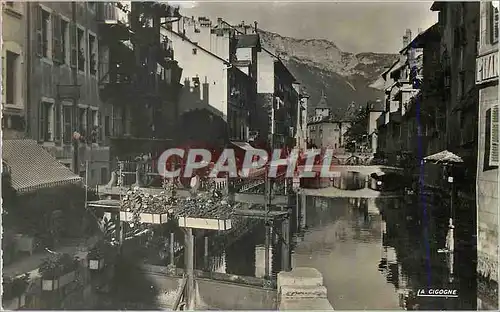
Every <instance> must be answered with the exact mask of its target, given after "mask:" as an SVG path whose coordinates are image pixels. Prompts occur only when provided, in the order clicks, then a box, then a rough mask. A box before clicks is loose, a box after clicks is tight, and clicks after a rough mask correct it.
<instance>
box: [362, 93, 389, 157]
mask: <svg viewBox="0 0 500 312" xmlns="http://www.w3.org/2000/svg"><path fill="white" fill-rule="evenodd" d="M366 109H367V110H368V129H367V133H368V140H369V142H370V144H369V148H370V149H371V150H372V152H373V153H375V152H376V151H377V146H378V145H377V143H378V131H377V119H378V118H379V117H380V116H382V114H384V110H385V107H384V103H383V102H382V101H381V100H379V99H378V100H376V101H370V102H368V103H367V105H366Z"/></svg>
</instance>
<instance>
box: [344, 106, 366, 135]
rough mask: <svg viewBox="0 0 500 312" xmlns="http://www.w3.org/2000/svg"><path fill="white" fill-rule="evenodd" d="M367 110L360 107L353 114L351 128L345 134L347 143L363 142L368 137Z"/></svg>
mask: <svg viewBox="0 0 500 312" xmlns="http://www.w3.org/2000/svg"><path fill="white" fill-rule="evenodd" d="M368 117H369V116H368V110H367V109H365V108H362V107H360V108H359V109H358V111H357V112H356V113H355V114H354V116H353V118H352V121H351V127H350V128H349V130H348V131H347V133H346V139H347V142H352V141H356V142H358V143H361V142H365V141H366V137H367V136H368Z"/></svg>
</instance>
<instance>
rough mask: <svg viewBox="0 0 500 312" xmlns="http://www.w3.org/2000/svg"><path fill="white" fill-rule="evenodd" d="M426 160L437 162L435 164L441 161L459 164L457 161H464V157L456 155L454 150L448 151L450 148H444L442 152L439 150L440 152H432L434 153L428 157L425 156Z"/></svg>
mask: <svg viewBox="0 0 500 312" xmlns="http://www.w3.org/2000/svg"><path fill="white" fill-rule="evenodd" d="M424 161H426V162H432V163H435V164H440V163H444V164H453V163H455V164H457V163H463V162H464V161H463V159H462V157H460V156H458V155H455V154H453V153H452V152H450V151H448V150H444V151H442V152H439V153H436V154H432V155H429V156H427V157H424Z"/></svg>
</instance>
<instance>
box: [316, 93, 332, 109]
mask: <svg viewBox="0 0 500 312" xmlns="http://www.w3.org/2000/svg"><path fill="white" fill-rule="evenodd" d="M315 108H329V106H328V102H327V101H326V95H325V94H323V95H322V96H321V99H319V102H318V104H317V105H316V107H315Z"/></svg>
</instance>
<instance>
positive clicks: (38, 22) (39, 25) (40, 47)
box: [35, 6, 44, 56]
mask: <svg viewBox="0 0 500 312" xmlns="http://www.w3.org/2000/svg"><path fill="white" fill-rule="evenodd" d="M43 22H44V21H43V10H42V8H41V7H39V6H36V7H35V32H36V38H35V40H36V54H37V55H38V56H44V40H43V39H44V38H43V37H44V34H43V29H44V28H43Z"/></svg>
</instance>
